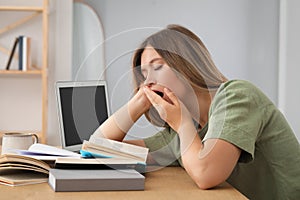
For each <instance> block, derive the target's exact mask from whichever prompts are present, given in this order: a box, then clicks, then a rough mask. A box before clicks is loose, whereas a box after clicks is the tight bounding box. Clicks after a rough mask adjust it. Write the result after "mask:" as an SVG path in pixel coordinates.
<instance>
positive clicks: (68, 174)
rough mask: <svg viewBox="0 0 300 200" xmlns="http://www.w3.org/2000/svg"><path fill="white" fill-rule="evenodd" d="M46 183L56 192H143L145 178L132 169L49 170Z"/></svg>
mask: <svg viewBox="0 0 300 200" xmlns="http://www.w3.org/2000/svg"><path fill="white" fill-rule="evenodd" d="M48 183H49V185H50V186H51V187H52V189H53V190H54V191H56V192H71V191H72V192H76V191H78V192H79V191H115V190H144V188H145V177H144V176H143V175H141V174H140V173H138V172H137V171H135V170H132V169H126V170H76V169H71V170H70V169H50V172H49V181H48Z"/></svg>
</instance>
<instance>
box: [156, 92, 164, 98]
mask: <svg viewBox="0 0 300 200" xmlns="http://www.w3.org/2000/svg"><path fill="white" fill-rule="evenodd" d="M154 92H155V93H156V94H158V95H159V96H160V97H163V96H164V93H163V92H160V91H154Z"/></svg>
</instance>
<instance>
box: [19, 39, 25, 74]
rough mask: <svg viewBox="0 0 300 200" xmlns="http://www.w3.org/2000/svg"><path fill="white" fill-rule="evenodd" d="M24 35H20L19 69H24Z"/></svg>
mask: <svg viewBox="0 0 300 200" xmlns="http://www.w3.org/2000/svg"><path fill="white" fill-rule="evenodd" d="M23 37H24V36H23V35H21V36H19V70H22V69H23Z"/></svg>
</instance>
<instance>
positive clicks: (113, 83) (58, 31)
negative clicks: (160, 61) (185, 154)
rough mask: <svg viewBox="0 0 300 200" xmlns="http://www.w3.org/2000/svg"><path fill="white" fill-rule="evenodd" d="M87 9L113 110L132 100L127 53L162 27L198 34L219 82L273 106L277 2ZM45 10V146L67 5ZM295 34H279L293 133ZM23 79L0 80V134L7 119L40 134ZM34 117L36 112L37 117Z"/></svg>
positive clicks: (66, 74)
mask: <svg viewBox="0 0 300 200" xmlns="http://www.w3.org/2000/svg"><path fill="white" fill-rule="evenodd" d="M2 1H3V0H1V2H0V3H2ZM15 1H17V0H15ZM285 1H288V2H289V7H288V8H289V10H288V12H289V13H290V12H291V15H289V16H288V20H287V22H288V23H287V24H286V25H287V28H289V27H293V26H295V24H296V22H294V21H293V20H295V19H296V20H297V19H299V14H298V15H296V13H297V12H296V11H297V8H299V2H298V1H297V0H285ZM7 2H11V1H8V0H7ZM89 3H90V5H92V6H93V7H94V9H95V10H97V13H98V15H99V16H100V17H101V19H102V23H103V25H104V30H105V37H106V39H107V42H106V44H105V45H106V46H105V48H106V52H105V53H106V62H107V71H106V77H107V81H108V87H109V96H110V98H111V107H112V109H111V110H112V111H115V110H116V109H117V108H118V107H120V106H121V105H123V104H124V103H125V102H126V101H127V100H128V99H129V98H130V96H131V94H132V85H131V75H130V74H129V73H130V72H129V68H130V61H131V56H132V51H133V50H134V49H135V48H136V47H137V46H138V44H139V43H140V42H141V41H142V40H143V39H144V38H145V37H146V36H148V35H149V34H150V33H152V32H155V31H157V30H158V29H159V28H163V27H165V26H166V25H167V24H169V23H177V24H182V25H184V26H186V27H188V28H190V29H191V30H193V31H194V32H195V33H196V34H197V35H198V36H200V37H201V39H202V40H203V41H204V42H205V44H206V45H207V47H208V49H209V50H210V52H211V54H212V55H213V58H214V60H215V62H216V64H217V66H218V67H219V68H220V69H221V71H223V72H224V74H225V75H226V76H228V77H229V78H242V79H247V80H250V81H252V82H253V83H255V84H256V85H257V86H259V87H260V88H261V89H262V90H263V91H264V92H265V93H266V94H267V95H268V96H269V97H270V98H271V99H272V100H273V101H274V102H275V103H277V102H278V98H277V96H278V84H279V82H278V39H279V38H278V37H279V36H278V33H279V32H278V30H279V26H278V24H279V0H275V1H274V0H226V1H219V0H186V1H180V0H164V1H158V0H149V1H140V0H126V1H117V0H97V1H95V0H89ZM51 5H52V7H51V12H50V29H49V30H50V35H49V39H50V42H49V47H50V50H49V54H50V55H49V109H48V112H49V120H48V142H49V143H50V144H55V145H57V144H59V137H58V130H59V129H58V123H57V114H56V102H55V101H56V100H55V95H54V83H55V81H56V80H70V79H71V57H70V56H71V53H72V52H71V48H70V46H71V35H72V32H71V31H72V1H71V0H60V1H55V0H51ZM298 10H299V9H298ZM149 27H152V28H149ZM296 27H297V26H296ZM288 30H289V29H288ZM298 35H299V27H298V28H296V29H295V30H294V29H292V30H290V31H288V34H287V35H286V37H287V39H286V41H287V43H286V48H287V49H288V50H287V68H285V69H286V70H284V71H285V73H286V75H285V76H284V77H285V78H284V80H285V82H284V83H285V85H286V86H285V87H284V94H286V96H284V98H282V95H279V96H280V97H281V99H284V101H283V102H285V103H284V109H285V114H286V116H287V118H288V120H289V121H290V122H291V125H292V127H293V129H294V130H295V132H297V133H298V134H299V132H300V131H299V125H298V124H299V123H298V124H297V122H298V118H299V117H298V116H299V114H298V113H299V109H300V108H299V106H297V103H298V102H299V91H297V89H296V88H295V86H297V82H296V80H297V77H296V76H297V75H298V74H299V69H298V68H297V67H296V63H299V56H298V55H297V54H296V52H299V51H297V48H298V46H299V43H297V42H299V39H298V38H297V36H298ZM297 72H298V73H297ZM23 79H24V78H22V80H20V79H15V78H11V77H4V78H3V77H1V79H0V89H1V90H0V91H1V105H3V106H2V107H0V111H1V115H0V128H3V127H4V128H5V129H7V128H15V127H16V126H17V125H16V123H14V120H15V121H18V127H20V128H24V127H25V128H26V127H29V128H31V129H32V128H34V129H39V128H40V124H41V120H40V116H39V115H38V113H39V110H32V109H33V108H35V107H36V105H39V104H40V99H39V98H40V89H39V80H38V77H33V78H32V80H28V79H26V78H25V80H23ZM281 79H282V78H280V79H279V80H281ZM26 85H27V86H29V87H30V88H31V90H30V91H26V92H25V90H24V89H23V88H24V87H26ZM283 85H284V84H283ZM8 86H9V87H8ZM12 91H15V92H16V93H13V92H12ZM3 94H7V95H3ZM13 94H17V95H14V96H13ZM27 94H29V95H30V97H32V98H31V99H29V100H26V102H29V104H26V106H27V107H28V109H29V110H28V111H25V112H24V111H22V109H21V108H22V107H24V106H21V107H18V105H19V104H20V102H22V100H23V99H24V98H25V96H26V95H27ZM295 97H296V98H295ZM7 98H8V99H7ZM3 99H4V100H5V102H4V103H3ZM23 101H24V100H23ZM281 101H282V100H281ZM15 105H16V106H17V107H16V109H15V110H13V111H11V109H7V108H11V107H13V106H15ZM30 108H32V109H30ZM297 109H298V110H297ZM34 113H37V116H35V115H34ZM17 117H20V119H19V118H17ZM6 119H10V121H8V120H6ZM5 120H6V121H5ZM19 122H21V124H20V125H19ZM23 122H24V123H23ZM27 122H28V123H27ZM155 131H157V129H156V128H153V127H150V126H149V125H148V123H147V122H146V121H145V120H144V119H143V120H141V121H139V123H138V125H137V126H135V127H134V129H133V130H131V132H130V135H131V136H132V137H135V136H136V135H137V136H140V135H141V136H142V137H145V136H148V135H151V134H153V133H154V132H155ZM298 136H299V135H298ZM298 138H299V137H298Z"/></svg>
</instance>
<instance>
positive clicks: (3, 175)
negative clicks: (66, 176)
mask: <svg viewBox="0 0 300 200" xmlns="http://www.w3.org/2000/svg"><path fill="white" fill-rule="evenodd" d="M49 170H50V166H49V165H48V164H47V163H45V162H43V161H41V160H38V159H35V158H31V157H27V156H22V155H14V154H4V155H1V156H0V184H3V185H9V186H19V185H27V184H36V183H43V182H47V181H48V175H49Z"/></svg>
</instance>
